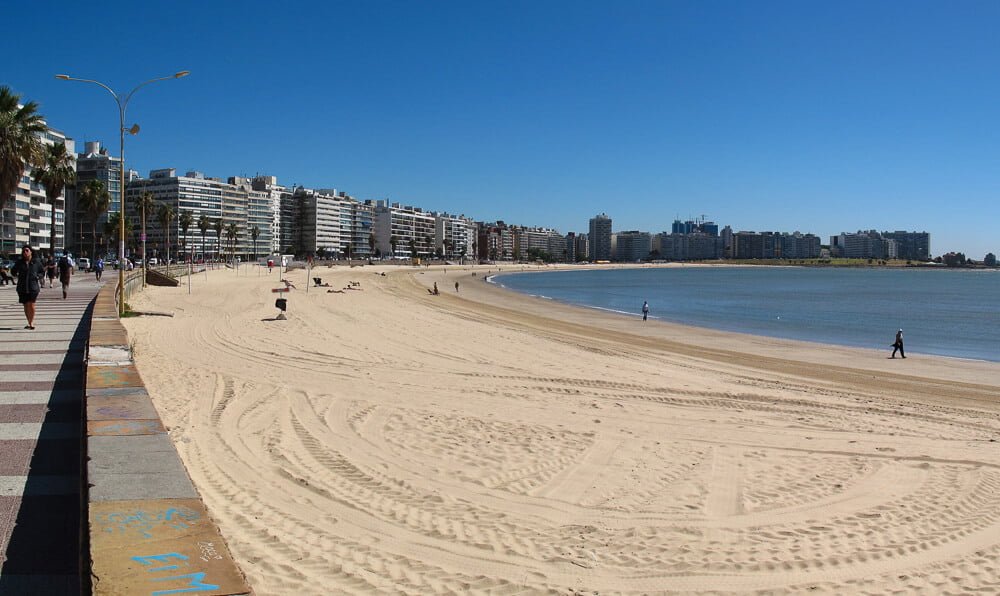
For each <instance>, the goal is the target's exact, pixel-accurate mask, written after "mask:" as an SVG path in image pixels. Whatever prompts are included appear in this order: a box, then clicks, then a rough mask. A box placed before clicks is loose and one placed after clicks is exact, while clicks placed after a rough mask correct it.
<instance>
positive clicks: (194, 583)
mask: <svg viewBox="0 0 1000 596" xmlns="http://www.w3.org/2000/svg"><path fill="white" fill-rule="evenodd" d="M187 559H188V558H187V557H186V556H184V555H182V554H180V553H164V554H162V555H149V556H145V557H132V560H133V561H137V562H139V563H141V564H143V565H146V566H149V565H153V564H154V563H167V562H170V561H174V560H178V561H187ZM182 564H183V565H184V566H187V565H188V563H182ZM177 568H178V565H163V566H160V567H153V568H150V569H147V570H146V571H149V572H150V573H153V572H156V571H166V570H173V569H177ZM184 579H186V580H189V581H188V587H186V588H174V589H173V590H157V591H155V592H153V593H152V596H161V595H163V594H180V593H182V592H205V591H207V590H218V589H219V586H216V585H213V584H206V583H203V582H202V580H203V579H205V572H204V571H199V572H197V573H188V574H186V575H173V576H170V577H157V578H153V579H152V580H151V581H154V582H166V581H176V580H184Z"/></svg>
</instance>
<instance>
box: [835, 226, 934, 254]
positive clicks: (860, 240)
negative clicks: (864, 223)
mask: <svg viewBox="0 0 1000 596" xmlns="http://www.w3.org/2000/svg"><path fill="white" fill-rule="evenodd" d="M830 254H831V256H834V257H842V258H847V259H906V260H913V261H926V260H928V259H930V254H931V235H930V234H929V233H927V232H904V231H895V232H877V231H875V230H868V231H858V232H856V233H841V234H838V235H836V236H830Z"/></svg>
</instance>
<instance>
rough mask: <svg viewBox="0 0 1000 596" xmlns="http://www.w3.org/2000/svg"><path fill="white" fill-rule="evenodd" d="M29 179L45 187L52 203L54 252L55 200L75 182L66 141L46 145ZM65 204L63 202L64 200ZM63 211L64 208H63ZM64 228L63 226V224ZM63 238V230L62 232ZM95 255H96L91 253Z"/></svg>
mask: <svg viewBox="0 0 1000 596" xmlns="http://www.w3.org/2000/svg"><path fill="white" fill-rule="evenodd" d="M31 179H32V180H34V181H35V184H39V185H41V186H42V188H44V189H45V196H46V197H48V199H49V204H50V205H52V221H51V229H50V230H49V253H50V254H52V255H55V254H56V201H57V200H59V197H61V196H62V194H63V191H64V190H66V187H67V186H71V185H74V184H76V161H75V160H74V159H73V155H72V154H71V153H70V152H69V151H67V150H66V143H56V144H54V145H47V146H46V147H45V150H44V151H43V155H42V163H40V164H38V166H37V167H36V168H35V169H34V170H32V172H31ZM64 204H65V202H64ZM63 211H64V212H65V209H64V210H63ZM63 227H64V228H65V226H63ZM63 238H65V230H64V234H63ZM92 256H96V255H92Z"/></svg>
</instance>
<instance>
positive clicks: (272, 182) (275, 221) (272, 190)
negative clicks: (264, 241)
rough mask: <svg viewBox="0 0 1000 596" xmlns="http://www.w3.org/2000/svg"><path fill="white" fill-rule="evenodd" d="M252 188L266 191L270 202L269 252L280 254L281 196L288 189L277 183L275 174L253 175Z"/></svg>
mask: <svg viewBox="0 0 1000 596" xmlns="http://www.w3.org/2000/svg"><path fill="white" fill-rule="evenodd" d="M251 184H252V186H253V189H254V190H255V191H258V192H265V193H267V195H268V197H269V199H270V202H271V224H270V228H271V236H270V237H271V245H270V247H269V248H270V253H271V254H281V248H282V247H281V196H282V195H283V194H286V193H288V189H287V188H285V187H284V186H281V185H280V184H278V178H277V176H254V178H253V181H252V182H251Z"/></svg>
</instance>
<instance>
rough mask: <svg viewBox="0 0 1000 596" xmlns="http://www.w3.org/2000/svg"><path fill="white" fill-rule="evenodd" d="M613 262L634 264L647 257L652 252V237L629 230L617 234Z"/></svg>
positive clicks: (648, 234) (645, 233)
mask: <svg viewBox="0 0 1000 596" xmlns="http://www.w3.org/2000/svg"><path fill="white" fill-rule="evenodd" d="M617 236H618V242H617V246H616V247H615V248H616V251H615V260H616V261H623V262H626V263H634V262H636V261H641V260H643V259H645V258H648V257H649V253H650V252H652V250H653V237H652V235H651V234H650V233H649V232H640V231H638V230H631V231H626V232H618V234H617Z"/></svg>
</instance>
